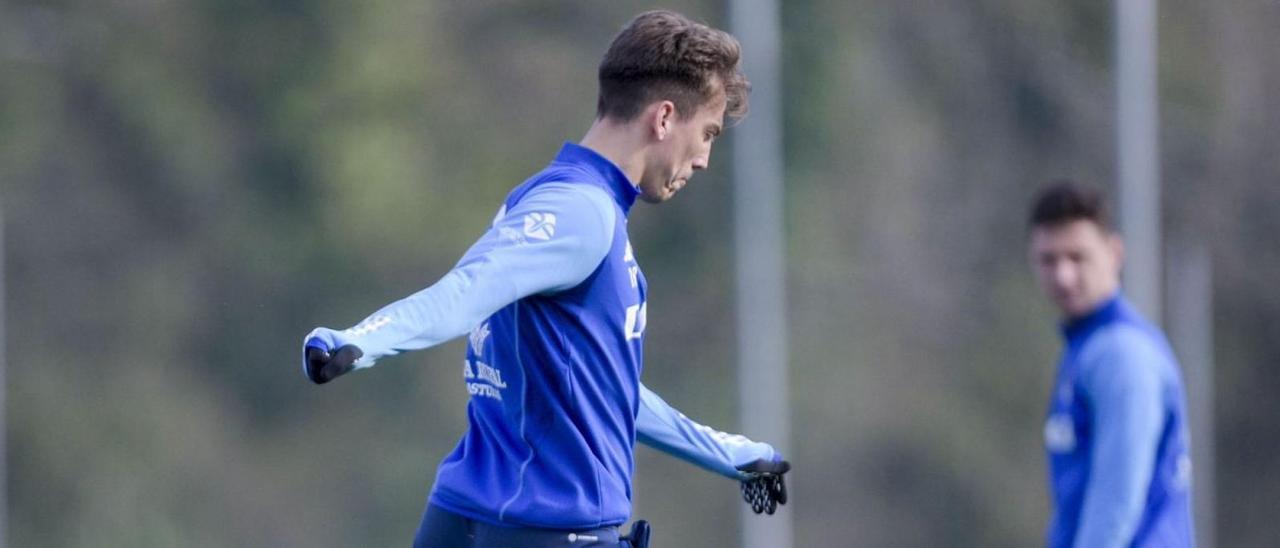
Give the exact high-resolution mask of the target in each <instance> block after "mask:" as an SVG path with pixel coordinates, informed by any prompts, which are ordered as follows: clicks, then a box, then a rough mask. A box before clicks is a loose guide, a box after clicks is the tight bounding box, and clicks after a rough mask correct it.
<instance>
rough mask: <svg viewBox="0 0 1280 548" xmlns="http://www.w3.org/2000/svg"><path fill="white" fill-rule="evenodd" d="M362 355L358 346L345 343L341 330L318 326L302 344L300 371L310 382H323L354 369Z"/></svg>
mask: <svg viewBox="0 0 1280 548" xmlns="http://www.w3.org/2000/svg"><path fill="white" fill-rule="evenodd" d="M362 356H364V352H363V351H361V350H360V347H358V346H356V345H354V344H347V343H346V341H345V339H344V337H342V332H340V331H334V330H332V329H327V328H324V327H318V328H316V329H315V330H313V331H312V332H311V333H310V334H308V335H307V338H306V342H304V343H303V345H302V373H303V374H305V375H306V376H307V378H308V379H310V380H311V382H314V383H316V384H324V383H326V382H329V381H331V380H333V379H335V378H337V377H338V376H339V375H343V374H345V373H348V372H350V371H352V370H354V369H355V363H356V360H358V359H360V358H361V357H362Z"/></svg>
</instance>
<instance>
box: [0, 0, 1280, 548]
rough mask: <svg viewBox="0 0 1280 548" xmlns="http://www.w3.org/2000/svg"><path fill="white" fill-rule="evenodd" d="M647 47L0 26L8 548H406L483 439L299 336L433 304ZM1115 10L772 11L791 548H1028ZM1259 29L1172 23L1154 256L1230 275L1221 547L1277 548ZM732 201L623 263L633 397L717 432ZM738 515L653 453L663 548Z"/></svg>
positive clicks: (911, 4) (32, 23)
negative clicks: (1036, 212) (462, 440)
mask: <svg viewBox="0 0 1280 548" xmlns="http://www.w3.org/2000/svg"><path fill="white" fill-rule="evenodd" d="M651 7H653V6H652V5H651V4H649V3H645V2H632V1H622V2H548V1H532V2H531V1H523V2H516V1H509V0H508V1H496V0H495V1H486V2H439V1H428V2H397V1H371V2H341V1H336V0H289V1H275V2H256V1H245V0H189V1H185V2H163V1H155V0H133V1H130V0H115V1H107V2H89V1H44V2H28V1H22V0H4V1H3V2H0V204H2V206H0V207H2V208H3V209H2V211H3V214H4V229H5V242H4V252H5V267H6V269H5V272H4V274H5V277H6V287H5V297H6V299H7V301H8V302H7V311H6V318H7V322H6V324H7V340H8V351H7V356H8V371H7V377H8V389H7V390H8V391H7V412H8V425H7V433H6V434H7V441H8V470H7V474H8V482H9V484H8V499H9V507H8V521H9V527H10V531H9V539H8V540H9V543H10V546H23V547H25V546H196V547H198V546H403V545H407V544H408V543H409V540H410V539H411V538H412V534H413V531H414V530H415V528H416V527H417V524H418V519H419V516H420V512H421V511H422V508H423V503H424V500H425V497H426V494H427V492H428V490H429V488H430V484H431V480H432V478H433V476H434V473H435V466H436V463H437V462H438V461H439V460H440V459H441V458H442V457H443V456H444V455H445V454H446V453H447V452H448V451H449V450H450V449H451V448H452V446H453V444H454V443H455V442H456V440H457V438H458V436H460V434H461V433H462V431H463V429H464V428H465V416H464V407H465V394H466V392H465V390H464V389H463V387H462V382H461V378H460V374H459V368H458V367H457V365H458V361H459V360H460V358H461V355H462V349H463V346H462V344H461V343H460V342H453V343H449V344H447V345H444V346H442V347H440V348H436V349H431V350H427V351H424V352H417V353H411V354H407V355H402V356H398V357H395V358H391V359H386V360H384V361H382V362H381V363H380V364H379V367H377V368H375V369H373V370H370V371H365V372H361V373H359V374H357V375H353V376H351V377H346V378H343V379H342V380H341V381H339V382H337V383H334V384H332V385H326V386H324V387H319V388H318V387H315V386H311V385H310V384H309V383H307V382H305V380H304V379H303V377H302V376H301V374H300V372H299V367H298V365H299V363H298V362H299V352H300V350H299V346H300V342H301V339H302V336H303V335H304V334H305V333H306V332H307V331H309V330H310V329H311V328H312V327H313V326H316V325H328V326H332V327H346V326H349V325H351V324H352V323H355V322H356V321H358V320H360V319H361V318H363V317H364V316H365V315H366V314H367V313H369V312H371V311H373V310H374V309H376V308H377V307H379V306H381V305H382V304H385V303H387V302H390V301H391V300H393V299H396V298H399V297H401V296H404V295H406V294H408V293H410V292H413V291H415V290H417V289H419V288H422V287H425V286H426V285H428V284H430V283H432V282H434V281H435V280H436V279H437V278H438V277H439V276H440V275H442V274H443V273H444V272H445V271H446V270H447V269H448V268H449V267H451V266H452V264H453V263H454V261H456V259H457V258H458V257H459V256H460V255H461V254H462V252H463V251H464V250H465V249H466V247H467V246H468V245H469V244H470V243H471V242H472V241H474V239H475V238H476V237H477V236H478V235H479V234H480V233H481V232H482V231H483V230H484V228H485V227H486V225H487V224H488V222H489V220H490V219H491V217H492V215H493V212H494V211H495V210H496V208H497V206H498V204H499V202H500V201H501V199H502V198H503V196H504V195H505V194H506V192H507V191H508V190H509V189H510V188H511V187H512V186H514V185H515V184H517V183H518V182H520V181H521V180H523V178H524V177H525V176H527V175H529V174H531V173H532V172H534V171H536V170H538V169H539V168H540V167H542V166H543V165H544V164H545V163H546V162H547V161H548V160H549V159H550V158H551V156H552V155H553V154H554V153H555V152H556V150H557V149H558V147H559V146H560V144H561V143H562V142H563V141H566V140H574V141H576V140H577V139H579V138H580V137H581V136H582V134H583V133H584V132H585V130H586V128H587V126H588V125H589V123H590V121H591V118H592V116H593V114H594V106H595V68H596V64H597V62H598V60H599V56H600V55H601V54H602V53H603V51H604V48H605V47H606V46H607V44H608V42H609V40H610V38H611V37H612V36H613V34H614V33H615V32H616V31H617V30H618V29H619V28H620V27H621V26H622V25H623V24H624V23H625V22H626V21H627V20H628V19H629V18H630V17H631V16H633V15H634V14H636V13H638V12H640V11H642V10H644V9H649V8H651ZM665 7H670V8H674V9H677V10H680V11H683V12H685V13H687V14H689V15H691V16H694V17H695V18H698V19H700V20H704V21H706V22H708V23H711V24H713V25H717V26H724V25H726V24H727V22H726V15H725V7H724V5H723V4H722V3H720V2H710V1H706V2H679V1H676V2H670V3H668V4H665ZM1111 10H1112V7H1111V2H1110V1H1109V0H1108V1H1103V0H1081V1H1073V2H1058V1H1052V0H966V1H960V2H945V3H944V2H924V1H918V0H905V1H903V0H896V1H895V0H855V1H831V0H826V1H823V0H816V1H788V2H785V3H784V6H783V11H782V23H783V26H784V28H783V31H782V32H783V34H782V40H783V46H784V53H783V60H782V61H783V75H784V82H783V103H784V105H785V136H784V143H785V147H786V150H785V157H786V162H787V172H786V173H787V177H786V181H785V185H786V204H785V210H786V219H787V226H786V230H787V243H788V252H787V258H788V267H787V275H788V288H787V291H788V295H789V307H790V309H789V310H787V311H786V313H787V314H788V316H789V318H790V320H791V331H790V333H789V337H790V341H791V351H790V353H791V356H790V367H791V373H790V379H791V383H792V394H791V400H792V402H793V409H792V411H791V416H792V419H793V421H794V439H793V440H792V444H791V445H792V449H791V454H790V455H789V456H790V458H791V460H792V462H793V463H795V467H796V472H795V474H794V477H793V479H792V480H791V483H792V485H793V490H794V493H795V496H794V497H793V504H792V506H791V507H792V510H793V512H794V515H795V519H796V545H797V546H1033V545H1037V544H1039V543H1040V542H1041V535H1042V531H1043V529H1044V525H1045V519H1046V515H1047V512H1048V497H1047V492H1046V488H1045V486H1044V476H1045V471H1044V464H1043V455H1042V446H1041V435H1040V432H1041V423H1042V419H1043V409H1044V405H1045V401H1046V397H1047V392H1048V389H1049V383H1050V379H1051V375H1052V370H1053V365H1054V363H1055V360H1056V357H1057V351H1058V347H1057V344H1058V341H1057V333H1056V327H1055V321H1054V313H1053V311H1052V309H1051V308H1050V307H1049V306H1048V305H1047V304H1045V303H1044V302H1043V301H1042V300H1041V299H1040V298H1039V296H1038V294H1037V293H1036V291H1035V287H1034V285H1033V282H1032V279H1031V277H1030V275H1029V273H1028V271H1027V268H1026V265H1025V252H1024V248H1023V246H1024V243H1025V242H1024V235H1023V221H1024V210H1025V206H1026V202H1027V200H1028V199H1029V198H1030V196H1031V195H1032V193H1033V192H1034V190H1035V189H1036V187H1037V186H1038V185H1040V184H1041V183H1043V182H1045V181H1046V180H1048V179H1050V178H1054V177H1060V176H1069V177H1077V178H1081V179H1086V180H1092V181H1096V182H1098V183H1100V184H1103V185H1108V186H1110V185H1111V184H1112V181H1113V173H1114V171H1115V164H1116V162H1115V157H1114V150H1115V140H1114V134H1115V126H1114V122H1113V118H1114V108H1115V100H1114V99H1115V98H1114V84H1115V75H1114V73H1113V71H1112V70H1111V66H1112V34H1111V33H1112V23H1111V15H1112V11H1111ZM1277 28H1280V4H1277V3H1276V2H1272V1H1267V0H1220V1H1218V2H1196V1H1191V0H1167V1H1165V2H1162V3H1161V4H1160V29H1159V30H1160V54H1159V63H1160V85H1159V87H1160V92H1161V94H1162V96H1161V102H1160V107H1159V108H1160V113H1161V126H1160V138H1161V144H1162V151H1161V166H1162V169H1163V173H1162V182H1163V184H1164V212H1165V214H1164V227H1165V230H1166V233H1167V236H1168V238H1169V240H1168V241H1169V245H1170V246H1176V245H1179V244H1178V242H1186V241H1191V242H1203V243H1206V244H1208V245H1209V246H1210V250H1211V257H1212V261H1213V269H1214V283H1213V288H1214V292H1215V294H1214V300H1215V303H1214V304H1215V310H1214V316H1213V323H1214V328H1215V340H1216V345H1215V349H1214V358H1215V362H1216V366H1217V372H1216V376H1215V381H1216V383H1215V384H1216V396H1217V398H1216V404H1215V406H1214V411H1215V426H1216V432H1217V435H1216V437H1215V439H1213V440H1212V442H1213V445H1214V447H1215V452H1216V455H1217V460H1216V470H1215V471H1216V472H1217V476H1218V504H1217V508H1216V510H1215V516H1216V518H1217V521H1218V530H1219V540H1220V543H1219V544H1220V545H1221V546H1233V547H1234V546H1277V545H1280V526H1277V524H1276V521H1275V519H1274V514H1275V510H1276V501H1277V500H1280V473H1278V471H1280V437H1277V436H1275V432H1277V431H1278V430H1280V397H1277V394H1280V376H1277V375H1276V374H1275V372H1274V370H1273V369H1272V368H1273V367H1276V366H1277V365H1280V363H1278V362H1280V360H1278V359H1277V358H1278V357H1280V291H1278V290H1277V282H1278V281H1280V184H1278V183H1280V160H1277V158H1280V154H1278V153H1280V150H1278V148H1277V147H1278V146H1280V94H1277V93H1276V90H1278V89H1280V66H1278V65H1277V64H1276V52H1278V51H1280V33H1276V32H1275V29H1277ZM748 76H750V75H748ZM732 138H733V131H729V132H728V135H727V137H726V139H732ZM728 159H729V155H728V147H727V146H726V145H725V144H723V143H722V144H721V145H720V147H718V149H717V152H716V154H715V155H713V159H712V169H711V170H709V171H708V172H707V173H705V174H702V175H700V176H699V177H697V178H695V180H694V183H693V185H692V186H691V187H689V188H687V189H685V190H684V192H682V193H681V195H680V197H679V199H677V200H675V201H673V202H671V203H669V204H665V205H663V206H661V207H653V206H646V205H642V206H638V207H637V208H636V210H634V215H633V217H632V219H633V223H632V225H631V239H632V241H633V242H634V243H635V246H636V251H637V257H638V258H639V260H640V262H641V264H642V265H643V266H644V268H645V273H646V275H647V276H648V278H649V281H650V284H651V291H650V300H649V304H650V307H649V319H650V322H649V328H648V334H647V343H646V345H647V346H646V352H647V358H648V359H647V365H646V371H645V379H646V384H648V385H649V386H651V387H653V388H654V389H655V390H657V391H658V392H660V393H661V394H663V395H664V396H665V397H666V399H667V400H668V401H670V402H672V403H673V404H674V405H676V406H677V407H679V408H681V409H682V410H683V411H685V412H686V413H687V414H688V415H690V416H691V417H694V418H695V419H698V420H701V421H703V422H706V423H708V424H711V425H715V426H719V427H722V428H725V429H729V430H734V429H736V428H738V427H739V426H740V425H737V424H735V421H736V418H735V417H736V416H737V410H736V408H735V406H736V401H737V400H736V383H735V382H733V381H732V379H733V378H734V361H735V356H734V353H735V346H734V337H735V334H734V326H733V323H732V322H731V320H730V319H729V318H731V317H732V313H733V309H734V303H733V286H732V283H731V279H732V272H731V266H732V258H733V255H732V253H733V250H732V246H731V242H732V234H731V225H732V211H731V210H730V204H731V203H732V202H731V199H730V198H731V193H732V192H733V186H732V182H731V181H732V178H731V175H732V174H731V172H730V170H729V169H728V167H729V162H728ZM765 389H767V387H766V388H765ZM740 504H741V502H739V500H738V493H737V486H736V485H734V484H732V483H731V482H727V481H725V480H723V479H720V478H718V477H715V476H712V475H710V474H707V473H705V472H702V471H699V470H696V469H694V468H692V467H690V466H688V465H686V464H684V463H682V462H679V461H676V460H674V459H671V458H669V457H666V456H665V455H662V454H659V453H657V452H654V451H652V450H650V449H648V448H641V449H639V450H638V471H637V475H636V515H637V516H641V517H645V518H647V519H649V520H651V521H652V522H654V523H655V526H656V531H655V533H656V536H655V545H657V546H732V545H735V544H737V537H736V535H737V530H736V526H735V525H734V524H735V523H736V519H737V513H738V511H739V505H740Z"/></svg>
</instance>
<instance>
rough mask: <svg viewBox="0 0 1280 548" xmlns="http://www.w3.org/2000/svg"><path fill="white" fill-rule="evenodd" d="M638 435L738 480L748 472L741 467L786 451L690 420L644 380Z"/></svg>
mask: <svg viewBox="0 0 1280 548" xmlns="http://www.w3.org/2000/svg"><path fill="white" fill-rule="evenodd" d="M636 438H637V439H638V440H639V441H640V443H643V444H645V445H648V446H650V447H653V448H654V449H658V450H659V451H662V452H664V453H667V454H669V455H672V456H674V457H678V458H681V459H684V460H686V461H688V462H690V463H693V464H695V465H697V466H700V467H702V468H705V469H707V470H710V471H712V472H715V473H717V474H720V475H722V476H725V477H727V478H730V479H735V480H742V479H746V478H747V475H748V474H747V473H746V472H743V471H742V470H740V467H745V466H747V465H750V464H751V463H753V462H755V461H758V460H763V461H766V462H775V461H780V460H782V455H780V454H779V453H778V452H777V451H775V450H774V449H773V447H772V446H770V445H769V444H767V443H760V442H756V441H751V440H750V439H747V438H746V437H745V436H741V435H738V434H727V433H725V432H721V431H719V430H716V429H714V428H711V427H709V426H705V425H702V424H699V423H696V422H694V421H692V420H690V419H689V417H686V416H684V413H681V412H679V411H677V410H676V409H675V408H673V407H671V406H670V405H669V404H667V402H666V401H663V399H662V398H661V397H659V396H658V395H657V394H654V393H653V391H652V390H649V388H648V387H646V386H645V385H644V384H641V385H640V412H639V414H638V415H636Z"/></svg>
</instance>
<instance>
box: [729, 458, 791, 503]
mask: <svg viewBox="0 0 1280 548" xmlns="http://www.w3.org/2000/svg"><path fill="white" fill-rule="evenodd" d="M790 470H791V463H789V462H787V461H785V460H779V461H769V460H764V459H760V460H757V461H754V462H750V463H747V464H744V465H742V466H739V467H738V471H740V472H742V473H743V474H744V475H745V476H746V477H745V478H744V479H743V480H742V499H743V500H745V501H747V504H750V505H751V510H752V511H754V512H755V513H757V514H760V513H764V514H770V515H772V514H773V513H774V511H776V510H777V509H778V505H779V504H786V503H787V485H786V483H784V482H783V481H782V475H783V474H786V473H787V472H788V471H790Z"/></svg>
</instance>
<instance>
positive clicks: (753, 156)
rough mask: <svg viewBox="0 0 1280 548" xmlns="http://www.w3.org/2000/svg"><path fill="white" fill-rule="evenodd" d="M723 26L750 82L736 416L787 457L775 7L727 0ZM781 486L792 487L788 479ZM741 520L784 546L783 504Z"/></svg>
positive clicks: (736, 151)
mask: <svg viewBox="0 0 1280 548" xmlns="http://www.w3.org/2000/svg"><path fill="white" fill-rule="evenodd" d="M729 26H730V31H731V32H732V33H733V34H734V35H735V36H737V37H738V39H739V40H740V41H741V43H742V64H743V71H744V72H745V73H746V74H747V78H748V79H750V80H751V83H752V92H751V114H750V116H748V117H747V119H746V120H744V121H743V123H742V125H741V126H740V127H739V128H736V129H735V130H734V131H733V137H732V144H733V194H734V205H735V208H734V212H735V213H734V249H735V262H736V269H737V275H736V279H737V299H736V302H737V310H738V408H739V410H740V411H739V413H740V414H739V417H740V419H741V428H742V431H743V433H744V434H746V435H747V436H749V437H751V438H753V439H757V440H761V441H766V442H769V443H770V444H773V446H774V447H777V448H779V449H780V450H781V451H782V452H783V454H784V455H786V454H789V453H790V442H789V439H790V415H789V413H790V405H789V404H788V393H789V388H788V381H787V303H786V295H785V291H784V287H785V271H786V258H785V249H784V248H785V243H784V236H783V219H782V211H783V200H784V195H783V189H782V183H783V168H782V165H783V164H782V145H781V135H782V114H781V99H780V91H781V90H780V89H779V88H780V83H781V77H780V74H781V70H780V68H779V58H780V54H781V37H780V34H781V31H780V29H779V26H780V25H779V6H778V3H777V1H776V0H759V1H752V0H730V1H729ZM801 473H803V472H801ZM788 483H789V485H788V488H789V490H791V488H792V487H794V482H788ZM741 519H742V544H741V545H742V546H744V547H746V548H790V547H791V545H792V535H793V532H792V515H791V511H790V509H788V508H787V507H785V506H784V507H781V508H780V509H779V510H778V513H777V514H774V515H772V516H757V515H755V514H753V513H752V512H751V510H750V509H749V508H747V507H746V506H745V505H743V506H742V517H741Z"/></svg>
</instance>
